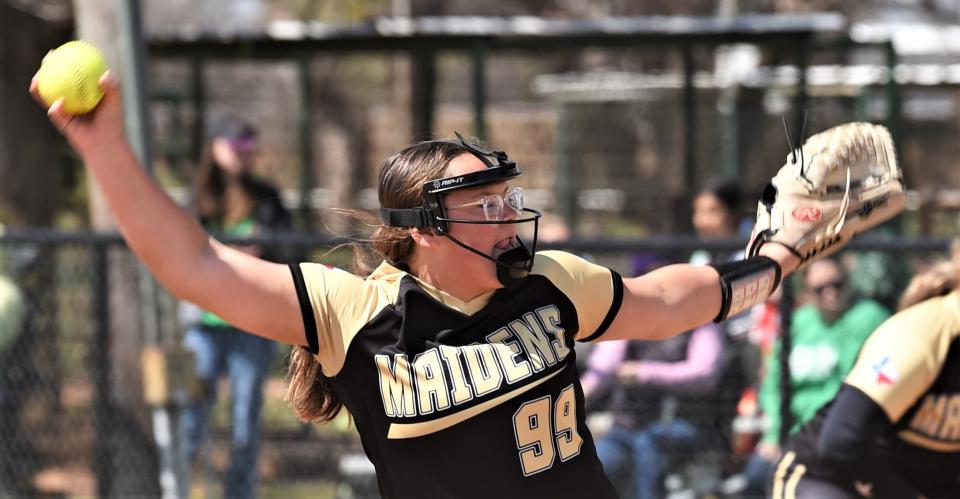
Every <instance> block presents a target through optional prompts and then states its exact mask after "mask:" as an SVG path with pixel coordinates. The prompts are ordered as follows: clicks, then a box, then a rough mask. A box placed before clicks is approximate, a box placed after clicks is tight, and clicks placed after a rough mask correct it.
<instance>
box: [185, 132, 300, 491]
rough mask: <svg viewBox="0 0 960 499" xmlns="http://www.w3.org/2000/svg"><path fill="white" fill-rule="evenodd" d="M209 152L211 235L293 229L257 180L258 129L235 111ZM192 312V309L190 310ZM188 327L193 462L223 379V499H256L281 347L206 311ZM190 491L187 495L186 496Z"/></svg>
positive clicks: (202, 176)
mask: <svg viewBox="0 0 960 499" xmlns="http://www.w3.org/2000/svg"><path fill="white" fill-rule="evenodd" d="M207 139H208V142H207V146H206V150H205V151H204V155H203V158H202V159H201V162H200V167H199V169H198V171H197V179H196V185H195V190H194V198H193V202H192V207H193V209H194V211H195V214H196V215H197V216H198V217H199V219H200V222H201V223H202V224H203V226H204V227H206V228H207V229H208V230H209V231H211V232H213V233H215V234H219V235H222V236H227V237H256V236H265V235H267V234H269V233H270V232H277V231H285V230H289V229H290V227H291V221H290V216H289V213H288V212H287V211H286V210H285V209H284V207H283V205H282V204H281V202H280V193H279V191H278V190H277V189H276V188H275V187H274V186H273V185H272V184H270V183H268V182H266V181H265V180H263V179H260V178H257V177H256V176H254V175H253V167H254V164H255V160H256V157H257V152H258V135H257V130H256V129H255V128H254V127H253V126H252V125H250V124H249V123H247V122H245V121H244V120H241V119H240V118H238V117H237V116H235V115H232V114H223V115H220V116H219V117H217V118H216V119H214V120H213V122H212V126H211V127H210V130H209V133H208V136H207ZM237 249H240V250H241V251H243V252H245V253H249V254H252V255H254V256H258V257H260V258H264V259H267V260H271V261H275V262H282V261H283V260H285V259H286V258H285V257H284V256H283V255H280V254H278V253H277V252H276V251H270V249H269V248H261V247H259V246H243V247H239V248H237ZM191 308H192V307H190V306H186V307H184V310H189V309H191ZM184 310H181V318H183V317H186V316H188V315H193V316H194V320H193V321H192V322H191V323H188V324H187V334H186V336H185V337H184V345H185V347H186V348H187V349H188V350H189V351H191V352H192V353H193V354H194V357H195V359H196V370H197V377H198V385H199V386H198V387H197V390H196V392H197V393H196V394H195V397H194V399H193V400H192V401H191V403H190V404H189V405H188V407H187V409H186V411H185V412H184V417H183V426H184V428H183V433H184V436H185V445H184V448H185V452H186V454H187V458H188V459H189V460H190V462H191V463H192V462H194V461H196V459H197V456H198V454H199V451H200V446H201V442H202V441H203V440H204V435H205V433H206V426H207V420H208V419H209V416H210V410H211V408H212V407H213V404H214V402H215V401H216V398H217V386H218V382H219V380H220V378H221V377H227V378H229V380H230V399H231V411H230V412H231V421H232V428H231V442H230V447H231V449H230V464H229V467H228V469H227V472H226V473H225V475H224V480H223V497H229V498H231V499H244V498H252V497H256V489H257V477H258V476H259V473H258V472H257V459H258V456H259V449H260V446H259V442H260V413H261V409H262V406H263V394H262V390H263V383H264V381H265V380H266V378H267V375H268V373H269V369H270V365H271V363H272V362H273V354H274V352H275V351H276V343H275V342H273V341H270V340H268V339H266V338H262V337H260V336H255V335H253V334H250V333H248V332H246V331H243V330H240V329H237V328H236V327H234V326H233V325H232V324H229V323H228V322H226V321H224V320H223V319H221V318H220V317H219V316H217V315H215V314H213V313H210V312H207V311H195V313H193V314H190V313H184ZM184 493H186V491H184Z"/></svg>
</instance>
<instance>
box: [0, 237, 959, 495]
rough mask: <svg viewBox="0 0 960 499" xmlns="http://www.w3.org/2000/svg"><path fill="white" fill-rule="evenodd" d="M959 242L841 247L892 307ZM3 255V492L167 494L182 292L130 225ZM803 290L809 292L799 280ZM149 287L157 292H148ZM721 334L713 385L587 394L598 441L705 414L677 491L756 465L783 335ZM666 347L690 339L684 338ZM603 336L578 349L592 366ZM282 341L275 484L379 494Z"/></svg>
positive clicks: (223, 429) (267, 419)
mask: <svg viewBox="0 0 960 499" xmlns="http://www.w3.org/2000/svg"><path fill="white" fill-rule="evenodd" d="M255 242H256V243H258V244H261V245H270V244H276V245H280V246H283V248H284V250H285V251H286V253H287V254H291V252H292V253H293V254H295V255H296V258H297V259H304V260H312V261H323V262H326V263H331V264H335V265H341V266H343V265H347V264H349V261H350V259H351V258H352V255H350V254H347V253H348V252H344V251H333V252H331V251H330V248H331V240H330V239H329V238H325V237H320V236H316V237H309V236H296V237H287V238H284V239H282V240H277V241H272V242H271V241H266V240H260V241H255ZM552 246H553V247H559V248H564V249H568V250H571V251H574V252H576V253H578V254H581V255H584V256H586V257H587V258H590V259H592V260H595V261H597V262H599V263H601V264H604V265H607V266H609V267H611V268H614V269H616V270H617V271H619V272H621V273H623V274H624V275H631V274H632V273H634V272H635V271H636V270H637V268H638V267H637V262H638V260H643V259H644V258H647V257H648V256H650V255H659V257H660V258H662V259H663V260H665V261H666V260H669V261H675V262H682V261H685V260H687V259H688V258H689V255H690V254H691V253H692V251H693V250H694V249H706V250H709V251H713V252H715V253H717V254H729V252H731V251H733V250H735V249H736V248H738V247H739V246H740V244H739V242H723V243H705V242H702V241H699V240H696V239H692V238H682V237H681V238H653V239H644V240H630V241H584V240H569V241H566V242H563V243H553V244H552ZM945 247H946V241H943V240H904V239H884V240H878V239H864V241H861V242H859V243H858V244H855V245H854V248H853V249H851V250H847V251H845V252H844V253H843V254H842V257H841V258H842V260H843V261H844V262H845V264H847V265H848V266H849V268H850V269H851V272H850V275H851V276H852V278H851V280H850V285H851V286H852V287H853V288H855V289H856V290H857V291H858V294H859V295H860V296H864V297H870V298H873V299H875V300H877V301H878V302H880V303H882V304H884V305H886V306H893V304H894V302H895V300H896V297H897V296H898V294H899V293H900V291H901V290H902V289H903V287H904V285H905V284H906V282H907V279H909V277H910V276H911V275H912V274H913V273H914V272H915V271H917V270H918V269H920V268H922V267H923V266H924V265H926V264H927V262H929V261H931V260H934V259H937V258H938V257H941V256H942V255H943V249H944V248H945ZM291 248H294V250H291ZM0 254H2V255H3V258H2V261H3V266H2V268H3V269H5V270H4V273H3V274H0V275H2V276H3V279H2V281H0V284H3V285H2V286H0V314H2V315H3V317H0V318H2V319H4V320H0V324H5V325H6V324H12V323H14V322H15V323H16V324H15V326H16V327H13V328H12V329H11V328H10V327H7V326H5V330H4V331H3V335H2V342H0V348H2V351H0V355H2V363H0V371H2V373H0V374H2V376H0V403H2V405H3V407H2V410H0V496H2V495H6V496H10V497H32V496H50V497H55V496H63V497H92V496H98V497H158V496H160V495H161V493H162V485H161V484H162V481H161V480H162V477H166V478H163V479H169V473H172V472H173V470H174V469H175V465H177V464H178V463H179V464H182V458H180V457H178V456H180V454H177V453H175V452H174V453H173V454H172V455H171V456H172V457H173V458H175V459H173V460H172V461H169V460H167V461H165V457H164V456H165V452H167V449H168V448H169V447H171V446H172V444H171V438H173V437H172V436H171V435H170V434H165V433H164V431H161V430H162V429H163V428H167V426H165V425H166V424H167V423H166V422H168V421H170V420H171V419H175V418H176V417H177V415H178V413H179V404H180V402H182V400H180V401H178V400H177V399H176V397H171V398H169V400H166V401H165V402H162V403H160V404H159V405H151V404H148V403H147V402H146V401H145V398H144V390H143V384H142V383H143V382H142V379H143V378H142V376H143V375H142V370H143V369H144V366H145V365H146V364H145V363H142V362H143V361H142V355H143V354H142V352H143V350H144V349H145V348H146V349H148V350H150V349H151V348H154V347H158V348H160V349H162V350H165V351H175V350H176V349H177V346H178V345H179V344H180V343H181V342H182V339H183V327H182V326H181V325H180V323H179V319H178V314H177V304H176V302H175V301H174V300H173V299H172V298H170V297H169V296H168V295H166V294H165V293H163V292H162V291H161V292H153V293H151V292H150V287H149V286H145V285H144V284H143V281H144V280H143V279H142V274H141V271H140V269H139V267H138V265H137V264H136V263H135V261H134V260H133V258H132V256H131V255H130V254H129V252H128V251H127V250H126V248H125V246H123V244H122V242H121V241H120V240H119V239H118V238H116V237H111V236H94V235H64V234H60V233H55V232H49V233H47V232H43V233H21V234H8V235H6V236H3V237H0ZM792 287H793V288H796V289H797V290H798V293H797V294H796V301H800V300H801V299H802V296H803V295H802V293H801V292H800V290H801V286H800V285H799V284H798V280H797V279H794V281H793V286H792ZM154 291H157V290H156V289H154ZM149 296H154V298H153V299H152V300H146V299H145V297H149ZM147 301H151V302H152V303H146V302H147ZM784 301H787V299H785V300H784ZM784 306H786V307H789V306H790V305H789V304H787V305H784ZM150 317H152V318H153V319H146V318H150ZM147 322H153V324H152V325H151V324H147ZM638 327H639V326H638ZM752 327H753V329H757V328H758V327H759V326H757V325H756V324H754V325H753V326H752ZM149 330H152V331H155V333H156V336H155V337H154V338H153V339H150V338H148V335H147V334H145V332H146V331H149ZM722 331H723V341H722V345H723V352H722V363H721V366H722V369H721V371H722V376H721V377H720V378H718V380H719V381H718V382H716V384H715V385H712V386H713V388H711V389H710V391H709V396H705V395H697V394H696V392H695V391H694V392H684V391H681V390H669V389H665V390H660V391H658V390H655V389H650V390H640V391H629V390H628V391H625V392H621V393H619V394H617V393H613V394H608V395H599V396H597V397H592V398H591V399H590V400H589V402H588V403H589V405H588V409H589V411H590V413H591V419H590V421H591V423H590V424H591V425H592V426H594V430H595V432H596V434H597V435H596V436H597V437H599V438H603V435H607V436H609V435H611V433H610V432H612V431H614V430H615V429H616V428H617V427H618V425H619V424H620V423H621V422H622V420H624V419H627V417H628V416H629V419H631V420H632V422H631V423H630V425H632V426H629V427H630V428H636V427H641V426H644V425H649V424H651V423H653V422H668V421H673V420H675V419H676V418H678V415H680V414H685V415H687V416H688V417H691V416H692V417H693V421H692V423H691V424H693V425H694V426H696V427H697V429H698V431H700V432H701V433H700V435H701V436H700V437H698V440H696V442H695V444H693V445H688V444H684V445H680V444H678V445H676V447H675V448H672V447H670V446H667V447H666V448H665V449H664V451H665V452H664V456H665V457H666V461H665V463H666V465H665V470H664V476H663V478H664V480H665V482H664V483H665V484H667V485H668V486H669V487H672V488H673V489H674V490H675V491H679V490H687V489H690V490H698V491H700V492H705V491H708V490H709V491H713V492H715V491H716V490H718V487H719V486H720V483H721V482H722V480H723V479H724V478H727V477H729V476H731V475H735V474H736V473H738V472H739V471H741V468H742V466H743V465H744V463H745V460H746V458H747V456H749V453H750V450H751V449H752V447H751V444H752V443H753V440H755V439H756V437H757V432H758V431H759V429H758V427H756V426H754V425H753V424H752V423H751V422H754V423H755V421H756V419H751V418H755V417H756V416H757V414H756V413H751V412H750V411H745V409H744V404H745V394H749V392H750V388H751V387H756V385H757V383H758V373H759V364H758V361H759V358H760V356H761V353H760V350H761V343H762V342H764V341H768V340H769V339H770V338H766V337H763V338H761V337H759V336H755V335H754V334H751V327H747V328H746V329H743V328H741V329H737V328H732V327H728V328H725V329H723V330H722ZM773 334H774V335H775V334H776V332H775V331H774V333H773ZM664 346H665V348H667V349H670V348H673V349H677V348H680V349H682V348H684V343H683V342H681V344H678V345H674V344H664ZM591 348H593V346H592V345H580V346H579V347H578V353H579V354H580V355H579V356H578V362H579V363H580V364H581V365H582V366H583V367H584V371H586V369H585V366H586V363H587V362H588V359H589V357H590V355H591V353H592V352H591V351H590V350H591ZM281 350H282V351H281V352H279V353H278V354H277V357H276V359H275V362H274V367H273V368H272V369H271V373H272V374H271V376H270V379H269V380H268V381H267V383H266V385H265V387H264V395H265V405H264V410H263V420H264V436H263V452H262V455H261V458H260V463H259V476H260V479H261V490H262V493H263V496H264V497H281V496H282V497H299V496H304V497H363V496H367V495H373V496H375V495H376V492H375V484H374V481H373V480H374V478H373V475H372V472H371V469H370V468H369V465H368V464H367V463H366V461H365V459H364V457H363V455H362V451H361V450H360V448H359V444H358V441H357V439H356V436H355V433H354V431H353V429H352V428H351V427H350V423H349V420H348V419H346V418H344V419H338V420H337V421H335V422H333V423H331V424H327V425H324V426H309V425H303V424H301V423H299V422H298V421H296V420H295V418H294V417H293V415H292V412H291V411H290V409H289V408H288V407H287V405H286V403H285V402H284V401H283V396H284V388H285V386H284V382H283V380H282V377H283V371H284V358H285V356H286V354H287V353H288V351H289V350H288V349H281ZM789 353H790V352H789V351H786V352H785V353H784V355H786V356H789ZM678 358H682V355H680V357H678ZM171 391H173V390H172V389H171ZM224 394H225V395H226V392H224ZM618 397H620V398H619V399H618ZM147 398H149V397H147ZM225 398H227V397H221V401H220V402H218V404H217V405H216V407H215V408H214V410H213V413H212V416H211V420H212V422H211V433H210V438H209V439H208V440H207V442H205V444H204V447H203V450H202V451H201V453H200V458H199V459H198V460H197V463H195V464H194V466H193V488H192V493H193V497H197V496H198V495H199V496H201V497H217V496H219V495H220V494H221V493H222V490H221V489H220V482H221V479H222V476H223V474H224V472H225V471H224V470H225V469H226V463H227V462H228V460H229V454H230V452H229V444H230V425H231V422H230V419H231V418H230V414H229V412H230V411H229V407H228V405H227V402H226V401H225V400H224V399H225ZM746 400H747V401H749V397H746ZM738 405H739V412H738ZM158 414H159V415H162V417H160V418H158ZM169 427H170V428H175V425H169ZM627 475H628V476H627V477H619V478H620V479H626V480H627V481H629V480H630V479H631V478H632V477H631V476H630V475H631V473H627Z"/></svg>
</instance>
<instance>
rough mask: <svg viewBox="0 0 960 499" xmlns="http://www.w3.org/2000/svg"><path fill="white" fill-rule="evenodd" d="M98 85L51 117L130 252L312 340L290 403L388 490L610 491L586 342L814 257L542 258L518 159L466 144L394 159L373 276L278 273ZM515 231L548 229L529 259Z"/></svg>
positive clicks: (708, 307)
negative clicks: (627, 261) (206, 223)
mask: <svg viewBox="0 0 960 499" xmlns="http://www.w3.org/2000/svg"><path fill="white" fill-rule="evenodd" d="M102 82H103V83H102V86H103V87H104V91H105V96H104V98H103V100H102V101H101V103H100V104H99V105H98V107H97V109H96V111H94V112H93V113H92V114H90V115H85V116H81V117H71V116H69V115H67V114H65V113H64V111H63V109H62V107H61V106H60V104H58V103H55V104H54V105H53V106H51V108H50V109H49V113H50V116H51V119H52V120H53V122H54V124H55V125H56V126H57V127H58V128H59V129H60V130H61V131H62V132H63V133H64V134H65V135H66V137H67V139H68V140H69V141H70V143H71V144H72V145H73V147H74V148H75V149H76V150H77V151H78V152H79V153H80V154H81V156H83V160H84V161H83V162H84V164H85V165H86V166H87V167H88V168H89V169H90V171H91V172H92V173H93V175H95V177H96V180H97V182H98V185H99V186H100V187H101V189H102V191H103V192H104V194H105V196H106V198H107V200H108V201H109V204H110V206H111V208H112V209H113V211H114V214H115V215H116V218H117V221H118V224H119V226H120V228H121V231H122V232H123V235H124V237H125V238H126V240H127V242H128V243H129V245H130V247H131V248H132V249H133V250H134V252H136V254H137V256H138V257H139V258H140V259H141V260H142V261H143V262H144V263H145V264H146V265H147V267H149V268H150V270H151V271H152V272H153V274H154V275H155V276H156V277H157V278H158V279H159V280H160V282H162V283H163V284H164V285H165V286H166V287H167V288H168V289H169V290H170V291H172V292H173V293H174V294H175V295H177V296H178V297H179V298H181V299H184V300H187V301H190V302H192V303H196V304H197V305H198V306H200V307H202V308H203V309H205V310H209V311H211V312H213V313H215V314H217V315H218V316H220V317H222V318H223V319H224V320H226V321H229V322H230V323H231V324H233V325H235V326H236V327H238V328H241V329H243V330H245V331H251V332H254V333H256V334H259V335H261V336H265V337H268V338H272V339H274V340H276V341H280V342H283V343H287V344H291V345H302V346H304V348H299V347H297V348H294V353H293V355H292V359H291V366H290V369H291V379H290V387H289V395H290V399H291V401H292V404H293V406H294V409H295V410H296V412H297V414H298V416H300V417H301V418H303V419H305V420H310V421H324V420H328V419H330V418H332V417H333V416H334V415H335V414H336V413H337V412H338V411H339V410H340V408H341V407H346V408H347V409H348V410H349V411H350V413H351V414H352V415H353V417H354V418H355V419H356V423H357V427H358V430H359V433H360V436H361V439H362V442H363V445H364V448H365V450H366V452H367V454H368V455H369V457H370V459H371V460H372V461H373V463H374V464H375V466H376V469H377V475H378V479H379V484H380V491H381V493H382V494H383V495H384V496H386V497H415V498H440V497H458V498H462V497H504V498H506V497H546V496H549V497H611V496H613V495H614V492H613V489H612V487H611V485H610V483H609V481H608V480H607V478H606V477H605V476H604V473H603V469H602V467H601V465H600V463H599V461H598V459H597V456H596V450H595V448H594V445H593V440H592V437H591V436H590V433H589V431H588V430H587V427H586V426H585V424H584V413H583V412H584V411H583V393H582V390H581V388H580V385H579V381H578V376H577V372H576V367H575V365H576V364H575V362H574V348H573V346H574V341H575V340H583V341H589V340H593V339H626V338H638V339H661V338H665V337H668V336H671V335H674V334H677V333H679V332H682V331H686V330H689V329H691V328H693V327H696V326H698V325H701V324H703V323H706V322H709V321H710V320H718V321H719V320H723V319H725V318H726V317H727V315H731V316H732V315H734V314H736V313H739V312H741V311H743V310H745V309H746V308H748V307H750V306H752V305H753V304H755V303H757V302H759V301H761V300H763V299H765V298H766V297H767V296H768V295H769V293H770V292H772V291H773V289H775V288H776V286H777V284H778V283H779V278H780V273H781V269H782V271H783V272H784V273H786V272H790V271H792V270H793V269H795V268H796V266H797V264H798V263H799V257H797V256H795V255H794V253H792V252H791V249H788V248H787V246H786V244H787V243H785V242H784V243H780V244H762V243H759V244H755V245H754V246H753V247H754V248H758V251H759V254H760V255H763V256H754V257H752V258H749V259H747V260H744V261H742V262H735V263H724V264H721V265H717V266H716V267H711V266H692V265H674V266H669V267H664V268H662V269H659V270H657V271H655V272H652V273H649V274H646V275H644V276H643V277H639V278H629V279H622V278H621V277H620V276H619V275H617V274H616V273H615V272H612V271H610V270H609V269H606V268H603V267H600V266H597V265H592V264H590V263H587V262H586V261H584V260H582V259H579V258H577V257H574V256H572V255H569V254H566V253H561V252H542V253H537V252H536V225H537V223H538V219H539V216H540V214H539V212H536V211H535V210H531V209H529V208H525V207H524V206H523V197H522V191H521V190H520V189H519V188H516V187H511V186H510V185H509V182H510V181H511V180H512V179H513V178H515V177H516V176H518V175H519V174H520V170H519V168H518V167H517V165H516V163H514V162H513V161H511V160H510V159H509V158H508V157H507V155H506V154H505V153H503V152H499V151H487V150H484V149H481V148H479V147H478V146H476V145H474V144H472V143H469V142H467V141H465V140H463V139H462V138H460V139H458V140H449V141H447V140H440V141H430V142H423V143H418V144H414V145H412V146H409V147H407V148H406V149H404V150H403V151H401V152H400V153H398V154H396V155H394V156H393V157H391V158H389V159H388V160H387V161H386V162H385V163H384V165H383V167H382V168H381V174H380V179H379V180H380V184H379V189H378V193H379V197H380V204H381V206H382V207H383V208H382V210H381V217H382V222H383V223H382V224H381V225H380V226H379V228H378V229H377V231H376V233H375V234H373V235H372V237H371V239H370V243H371V244H370V245H371V246H372V247H373V249H375V250H376V251H377V253H378V256H379V259H381V260H383V263H382V264H380V265H379V267H378V268H377V269H376V270H374V271H373V272H372V273H369V274H368V273H367V272H363V271H362V270H358V271H357V273H358V274H359V275H352V274H350V273H347V272H345V271H340V270H335V269H331V268H327V267H324V266H321V265H316V264H310V263H304V264H299V265H291V266H289V267H288V266H286V265H281V264H276V263H271V262H268V261H265V260H262V259H259V258H256V257H254V256H251V255H249V254H246V253H243V252H241V251H239V250H236V249H233V248H230V247H228V246H226V245H223V244H221V243H219V242H217V241H215V240H212V239H211V238H210V237H209V236H207V234H206V233H205V232H204V231H203V229H202V228H201V227H200V226H199V225H198V224H197V223H196V222H195V221H194V220H193V218H192V217H191V216H190V215H189V214H187V213H186V212H185V211H183V210H182V209H180V208H179V207H178V206H177V205H176V204H175V203H173V202H172V201H171V200H170V198H169V197H167V196H166V195H164V193H163V191H162V190H160V189H159V188H158V187H157V186H156V184H155V183H154V182H153V181H152V180H151V179H150V177H149V176H148V175H147V174H146V173H145V172H144V169H143V168H142V167H141V166H140V165H139V164H138V162H137V160H136V159H135V157H134V155H133V153H132V152H131V150H130V148H129V146H128V145H127V144H126V142H125V140H124V139H123V125H122V116H123V113H122V109H121V105H120V97H119V92H118V88H117V85H116V82H114V81H113V80H111V79H109V78H106V79H104V80H102ZM33 91H34V93H36V86H35V84H34V87H33ZM38 98H39V97H38ZM520 223H526V224H531V225H533V226H534V231H533V233H534V236H533V238H532V240H531V243H532V244H531V246H530V249H528V248H527V246H526V245H525V244H523V243H522V242H521V241H520V239H519V238H518V237H517V224H520ZM764 234H765V233H764ZM764 234H760V235H764ZM798 237H799V236H798ZM757 241H760V239H759V238H758V239H757Z"/></svg>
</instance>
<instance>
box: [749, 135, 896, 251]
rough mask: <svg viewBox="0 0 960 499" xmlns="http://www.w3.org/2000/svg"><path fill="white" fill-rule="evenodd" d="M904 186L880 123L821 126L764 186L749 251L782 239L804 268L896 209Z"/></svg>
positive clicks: (890, 214) (879, 221) (886, 217)
mask: <svg viewBox="0 0 960 499" xmlns="http://www.w3.org/2000/svg"><path fill="white" fill-rule="evenodd" d="M903 189H904V186H903V174H902V173H901V171H900V168H899V167H898V166H897V158H896V154H895V152H894V149H893V139H892V138H891V137H890V132H889V131H888V130H887V129H886V128H885V127H883V126H880V125H872V124H870V123H847V124H844V125H840V126H836V127H834V128H831V129H829V130H827V131H825V132H821V133H818V134H816V135H814V136H812V137H810V138H809V139H807V141H806V143H804V144H803V147H802V148H800V149H799V150H797V151H794V152H793V153H791V154H790V155H788V156H787V163H786V164H785V165H784V166H783V167H782V168H780V171H779V172H777V175H776V176H775V177H773V180H771V182H770V184H769V185H768V186H767V187H766V188H765V189H764V191H763V195H762V196H761V200H760V203H759V206H758V209H757V223H756V225H755V226H754V229H753V235H752V236H751V238H750V243H749V244H750V245H749V247H748V248H747V253H748V255H749V256H754V255H756V254H757V252H758V251H759V250H760V246H762V245H763V244H765V243H768V242H775V243H780V244H782V245H784V246H786V247H788V248H790V249H791V250H793V252H795V253H796V254H797V255H798V256H799V257H800V259H801V264H800V266H801V267H803V266H804V265H806V264H808V263H810V262H811V261H813V260H814V259H816V258H820V257H823V256H825V255H828V254H830V253H833V252H834V251H836V250H838V249H840V248H841V247H843V245H844V244H846V243H847V242H848V241H849V240H850V239H851V238H853V236H854V235H856V234H859V233H861V232H863V231H865V230H868V229H870V228H871V227H874V226H876V225H878V224H880V223H881V222H883V221H885V220H888V219H890V218H892V217H893V216H895V215H896V214H898V213H900V212H901V211H902V210H903V208H904V206H905V205H906V196H905V194H904V192H903Z"/></svg>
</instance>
